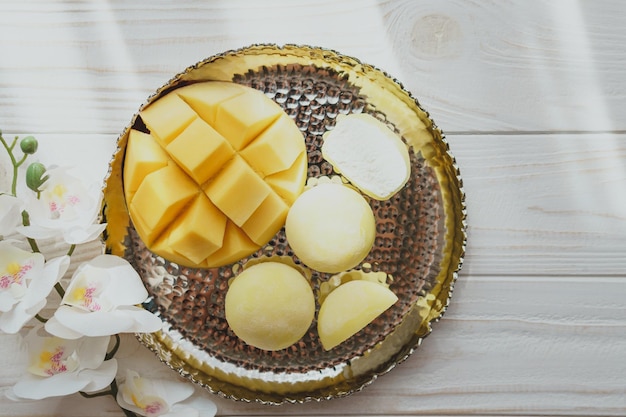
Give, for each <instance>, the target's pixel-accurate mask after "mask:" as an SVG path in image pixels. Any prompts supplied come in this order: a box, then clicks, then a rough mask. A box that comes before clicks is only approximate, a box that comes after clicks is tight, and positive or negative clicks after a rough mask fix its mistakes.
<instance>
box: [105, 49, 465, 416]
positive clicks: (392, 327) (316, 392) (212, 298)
mask: <svg viewBox="0 0 626 417" xmlns="http://www.w3.org/2000/svg"><path fill="white" fill-rule="evenodd" d="M207 80H222V81H231V82H236V83H240V84H244V85H247V86H250V87H253V88H256V89H259V90H261V91H263V92H264V93H265V94H266V95H267V96H268V97H270V98H272V99H273V100H274V101H275V102H277V103H278V104H279V105H281V106H282V108H283V109H284V110H285V111H286V112H287V113H288V114H289V115H290V116H291V117H292V118H293V119H294V120H295V121H296V123H297V125H298V127H299V128H300V130H301V131H302V132H303V136H304V138H305V141H306V145H307V152H308V158H309V172H308V175H309V177H320V176H327V175H333V171H332V166H331V165H330V164H329V163H328V162H327V161H325V160H324V159H323V158H322V156H321V151H320V147H321V143H322V134H323V133H324V132H326V131H327V130H330V129H332V127H333V126H334V124H335V122H336V117H337V116H338V115H340V114H348V113H359V112H366V113H369V114H371V115H373V116H374V117H376V118H378V119H379V120H381V121H383V122H384V123H386V124H387V125H388V126H389V127H390V128H392V129H393V130H394V131H395V132H397V133H398V134H399V135H400V136H401V137H402V138H403V140H404V141H405V143H407V146H408V149H409V154H410V159H411V177H410V179H409V182H408V183H407V185H406V186H405V187H404V188H403V189H402V190H400V192H398V194H396V195H395V196H394V197H392V198H391V199H390V200H388V201H375V200H371V201H370V204H371V206H372V209H373V211H374V214H375V216H376V221H377V237H376V241H375V244H374V248H373V249H372V251H371V252H370V254H369V255H368V257H367V258H366V259H365V261H364V263H363V264H361V265H360V266H359V267H358V268H362V269H369V270H372V271H382V272H385V273H387V274H390V275H391V276H392V277H393V281H392V282H391V286H390V288H391V289H392V290H393V291H394V292H395V293H396V294H397V295H398V297H399V301H398V302H397V303H396V304H395V305H394V306H393V307H391V308H390V309H389V310H387V311H386V312H385V313H384V314H383V315H381V316H380V317H379V318H377V319H376V320H375V321H374V322H372V323H371V324H370V325H368V326H367V327H366V328H365V329H363V330H361V331H360V332H359V333H357V334H356V335H354V336H353V337H351V338H350V339H348V340H347V341H346V342H344V343H342V344H341V345H339V346H337V347H336V348H334V349H332V350H330V351H325V350H324V349H323V348H322V346H321V343H320V342H319V339H318V337H317V333H316V330H315V329H316V323H315V322H314V323H313V324H312V326H311V328H310V330H309V332H308V333H307V334H306V335H305V336H304V337H303V338H302V339H301V340H300V341H299V342H298V343H296V344H294V345H293V346H291V347H289V348H287V349H283V350H280V351H275V352H268V351H262V350H260V349H257V348H253V347H251V346H248V345H246V344H245V343H244V342H242V341H241V340H239V339H238V338H237V337H236V336H235V335H234V333H233V332H232V331H231V330H230V329H229V327H228V325H227V323H226V320H225V317H224V297H225V294H226V290H227V288H228V280H229V279H230V278H232V277H233V276H234V275H236V272H237V270H238V268H240V267H241V265H243V264H244V263H245V262H246V261H247V260H249V259H251V258H259V257H265V256H288V257H291V258H292V259H293V260H294V261H296V262H299V261H298V259H297V258H296V257H295V256H294V255H293V253H292V252H291V250H290V248H289V245H288V242H287V241H286V239H285V236H284V229H283V230H281V231H280V232H279V233H278V234H277V235H276V236H275V237H274V239H272V240H271V241H270V242H269V243H268V244H267V245H266V246H265V247H263V248H262V249H260V250H259V251H258V252H257V253H255V254H254V255H252V256H250V257H248V258H245V259H243V260H241V261H239V262H237V263H236V264H233V265H228V266H225V267H222V268H214V269H192V268H187V267H182V266H178V265H176V264H174V263H170V262H168V261H166V260H164V259H163V258H161V257H159V256H156V255H154V254H153V253H151V252H150V251H149V250H147V249H146V247H145V246H144V244H143V243H142V241H141V240H140V239H139V237H138V236H137V234H136V232H135V231H134V229H133V227H132V223H131V222H130V220H129V216H128V212H127V209H126V205H125V202H124V194H123V189H122V187H123V183H122V166H123V163H124V151H125V147H126V141H127V137H128V133H129V130H130V129H131V128H132V127H134V126H135V127H137V125H138V124H140V120H139V118H138V115H137V114H136V115H135V116H134V117H133V118H132V120H131V122H130V123H129V125H128V126H127V127H126V128H125V129H124V131H123V132H122V134H121V135H120V137H119V139H118V149H117V151H116V153H115V154H114V156H113V160H112V161H111V164H110V170H109V175H108V176H107V181H106V187H105V202H106V207H105V216H106V221H107V222H108V226H107V231H106V233H107V238H106V244H107V251H108V252H110V253H113V254H117V255H120V256H123V257H125V258H126V259H128V260H129V262H131V264H132V265H133V266H134V267H135V268H136V269H137V271H138V272H139V274H140V275H141V277H142V279H143V281H144V283H145V285H146V288H147V289H148V292H149V293H150V299H149V301H148V302H146V303H145V304H144V307H145V308H146V309H148V310H150V311H153V312H155V313H156V314H158V315H159V316H160V317H161V318H162V320H163V329H162V330H161V331H159V332H157V333H153V334H143V335H138V337H139V339H140V340H141V342H142V343H143V344H144V345H146V346H147V347H148V348H150V349H151V350H152V351H153V352H155V354H156V355H157V356H158V357H159V358H160V359H161V360H162V361H163V362H165V363H166V364H167V365H169V366H170V367H171V368H172V369H174V370H176V371H177V372H179V373H180V374H181V375H183V376H184V377H186V378H188V379H189V380H191V381H193V382H195V383H197V384H199V385H201V386H203V387H205V388H207V389H208V390H210V391H211V392H214V393H216V394H219V395H221V396H223V397H226V398H231V399H235V400H243V401H256V402H259V403H263V404H281V403H285V402H304V401H309V400H322V399H331V398H336V397H342V396H345V395H348V394H351V393H353V392H356V391H359V390H361V389H362V388H364V387H365V386H367V385H368V384H370V383H371V382H372V381H374V380H375V379H376V377H377V376H379V375H381V374H383V373H386V372H388V371H389V370H391V369H392V368H394V367H395V366H396V365H397V364H398V363H400V362H402V361H403V360H404V359H406V358H407V357H408V356H409V355H410V354H411V353H412V352H413V351H414V350H415V348H416V347H417V346H418V345H419V344H420V342H421V340H422V339H423V338H424V337H425V336H427V335H428V334H429V333H430V332H431V324H432V323H433V322H434V321H436V320H438V319H439V318H440V317H441V315H442V314H443V313H444V311H445V309H446V307H447V305H448V302H449V300H450V296H451V292H452V287H453V284H454V282H455V280H456V277H457V273H458V271H459V269H460V267H461V264H462V261H463V255H464V251H465V244H466V224H465V216H466V212H465V195H464V192H463V190H462V181H461V178H460V174H459V170H458V168H457V165H456V161H455V159H454V157H453V156H452V155H451V154H450V152H449V148H448V144H447V142H446V141H445V139H444V137H443V134H442V132H441V131H440V130H439V128H438V127H437V126H436V125H435V124H434V123H433V121H432V120H431V119H430V117H429V115H428V113H427V112H426V111H424V110H423V109H422V108H421V106H420V105H419V103H418V102H417V100H416V99H415V98H413V97H412V96H411V94H410V93H409V92H407V91H406V90H405V89H404V88H403V86H402V85H401V84H400V82H398V81H397V80H395V79H393V78H391V77H390V76H388V75H387V74H385V73H384V72H382V71H380V70H379V69H377V68H375V67H372V66H370V65H367V64H364V63H362V62H360V61H359V60H357V59H355V58H351V57H347V56H344V55H341V54H339V53H337V52H335V51H332V50H328V49H323V48H316V47H310V46H298V45H285V46H276V45H252V46H250V47H246V48H242V49H239V50H235V51H228V52H224V53H221V54H218V55H214V56H212V57H210V58H208V59H206V60H204V61H202V62H199V63H197V64H195V65H193V66H191V67H189V68H187V69H186V70H185V71H183V72H182V73H180V74H178V75H176V76H175V77H174V78H172V79H171V80H170V81H169V82H168V83H167V84H166V85H164V86H162V87H161V88H159V89H158V90H157V91H156V92H155V93H154V94H153V95H152V96H150V97H149V98H148V100H147V101H146V103H145V104H144V105H143V106H141V108H140V110H141V109H143V108H145V107H146V106H147V105H149V104H150V103H151V102H153V101H154V100H156V99H157V98H159V97H160V96H162V95H163V94H166V93H167V92H169V91H171V90H172V89H175V88H178V87H181V86H184V85H187V84H189V83H193V82H198V81H207ZM328 278H329V274H322V273H318V272H313V274H312V278H311V279H312V283H313V286H314V289H315V290H316V291H319V286H320V283H322V282H324V281H326V280H327V279H328ZM317 308H318V309H319V305H318V306H317Z"/></svg>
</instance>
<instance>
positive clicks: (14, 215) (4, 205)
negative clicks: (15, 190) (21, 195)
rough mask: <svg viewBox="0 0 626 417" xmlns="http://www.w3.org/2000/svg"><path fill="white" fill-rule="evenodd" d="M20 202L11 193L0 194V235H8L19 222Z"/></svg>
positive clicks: (20, 217)
mask: <svg viewBox="0 0 626 417" xmlns="http://www.w3.org/2000/svg"><path fill="white" fill-rule="evenodd" d="M21 211H22V202H21V201H20V200H19V199H18V198H17V197H14V196H12V195H8V194H0V236H6V235H10V234H11V233H13V232H14V231H15V228H16V227H17V226H18V225H19V224H20V220H21V219H22V216H21V215H20V212H21Z"/></svg>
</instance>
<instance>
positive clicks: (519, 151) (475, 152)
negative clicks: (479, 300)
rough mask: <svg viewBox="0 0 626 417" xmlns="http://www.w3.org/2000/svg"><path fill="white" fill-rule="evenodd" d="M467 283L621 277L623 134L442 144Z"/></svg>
mask: <svg viewBox="0 0 626 417" xmlns="http://www.w3.org/2000/svg"><path fill="white" fill-rule="evenodd" d="M449 142H450V146H451V148H452V153H453V154H454V155H456V157H457V160H458V164H459V166H460V168H461V176H462V178H463V180H464V189H465V191H466V193H467V206H468V234H469V240H468V250H467V257H466V263H465V266H464V270H463V273H466V274H469V275H474V274H477V275H534V274H536V275H540V276H542V275H581V276H585V275H588V276H592V277H594V276H600V275H606V276H610V275H614V276H622V277H623V276H624V274H625V272H624V271H626V258H625V257H624V253H626V194H625V193H624V190H626V164H625V163H624V161H625V160H626V136H625V135H614V134H593V135H569V134H563V135H526V136H518V135H513V136H507V135H476V136H464V135H461V136H453V135H451V136H450V137H449Z"/></svg>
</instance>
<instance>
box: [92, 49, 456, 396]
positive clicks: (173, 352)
mask: <svg viewBox="0 0 626 417" xmlns="http://www.w3.org/2000/svg"><path fill="white" fill-rule="evenodd" d="M269 56H271V57H272V58H273V61H272V62H273V63H274V62H279V63H282V62H285V63H289V62H293V61H294V60H295V61H298V62H302V63H305V64H306V63H308V64H310V65H313V66H315V64H319V65H320V67H321V68H331V69H332V68H335V67H337V68H340V69H342V70H345V71H346V72H347V74H346V75H345V76H346V77H347V78H350V77H356V81H357V82H360V81H361V79H360V78H359V77H358V76H356V75H355V74H356V73H358V74H359V76H362V77H363V80H364V81H363V83H364V84H365V85H362V86H361V87H363V88H367V86H371V88H375V90H368V94H372V97H374V98H378V99H380V98H381V97H382V96H381V95H380V94H383V95H384V97H387V99H388V96H389V94H392V98H393V99H398V100H399V101H401V103H400V107H401V108H402V111H404V112H405V113H409V114H408V116H407V114H403V115H402V117H400V116H399V117H398V120H399V121H400V122H403V121H406V120H409V119H413V121H419V122H420V123H418V124H419V126H418V127H420V129H421V130H420V132H417V133H415V137H413V138H408V139H407V141H408V142H409V145H410V147H413V148H417V147H418V144H419V145H420V146H419V151H420V152H422V155H423V156H424V155H425V156H424V159H425V160H426V161H428V162H429V163H432V164H433V165H434V168H433V169H434V171H435V173H436V174H435V175H436V179H437V180H438V185H440V186H441V190H440V191H441V193H442V196H441V198H442V200H443V202H442V204H443V206H444V207H443V211H444V226H443V227H444V229H445V230H444V235H445V236H444V243H445V245H444V248H442V253H441V261H440V264H439V266H441V271H439V272H438V274H437V278H436V279H435V282H434V285H432V287H431V288H430V292H428V294H426V295H425V296H420V297H419V299H418V301H417V302H415V303H414V304H413V305H412V306H411V308H410V310H409V311H407V312H406V315H405V316H403V318H402V320H401V322H400V324H399V325H398V326H396V327H395V328H393V330H392V331H390V332H389V334H387V335H385V336H384V338H383V340H382V341H380V342H378V343H377V344H376V345H375V346H373V347H372V348H370V349H368V350H367V351H366V352H365V353H362V354H359V355H357V356H355V357H353V358H351V359H350V360H349V361H348V362H349V364H346V368H345V369H343V370H341V373H346V374H348V376H347V377H346V378H337V377H336V376H335V377H334V378H335V379H334V380H332V381H331V382H330V383H328V382H324V383H322V384H319V385H317V386H315V384H313V385H314V386H312V388H311V389H302V388H300V387H298V388H297V389H294V390H290V388H294V387H293V386H291V385H290V383H287V384H282V383H269V387H267V386H262V385H264V384H263V382H262V381H255V380H253V381H252V382H250V381H249V380H248V379H247V378H246V377H244V378H241V379H239V380H238V379H237V377H235V378H234V381H233V380H229V379H232V375H231V376H230V377H228V378H222V376H223V375H222V372H221V371H220V370H219V369H218V370H217V372H214V371H215V369H214V368H211V367H210V366H209V367H206V366H204V364H199V363H198V361H199V359H198V358H201V357H202V358H205V357H206V354H205V352H199V349H198V348H197V347H195V346H194V345H193V343H191V342H190V341H188V340H185V337H184V336H183V335H181V334H180V333H179V332H178V331H177V329H172V328H171V326H170V324H169V323H166V322H164V327H163V329H162V330H161V331H159V332H157V333H153V334H138V335H137V338H138V339H139V340H140V342H141V343H142V344H144V345H145V346H146V347H147V348H149V349H150V350H151V351H152V352H154V353H155V354H156V356H157V357H158V358H159V359H160V360H161V361H162V362H164V363H165V364H166V365H167V366H169V367H170V368H171V369H173V370H175V371H176V372H178V373H179V374H180V375H182V376H183V377H185V378H187V379H188V380H190V381H192V382H194V383H196V384H198V385H200V386H203V387H204V388H206V389H207V390H209V391H210V392H212V393H215V394H217V395H219V396H221V397H224V398H229V399H232V400H237V401H245V402H257V403H260V404H268V405H279V404H283V403H303V402H307V401H321V400H328V399H332V398H339V397H344V396H347V395H350V394H352V393H355V392H358V391H361V390H362V389H364V388H365V387H366V386H368V385H370V384H371V383H372V382H374V381H375V380H376V379H377V378H378V376H380V375H383V374H385V373H387V372H389V371H390V370H392V369H393V368H395V367H396V366H397V365H398V364H399V363H401V362H403V361H404V360H406V359H407V358H408V357H409V356H410V355H411V354H412V353H413V352H414V351H415V350H416V349H417V347H418V346H419V345H420V344H421V342H422V340H423V339H424V338H425V337H426V336H428V335H429V334H430V333H431V332H432V324H433V323H435V322H437V321H438V320H439V319H440V318H441V317H442V316H443V314H444V313H445V311H446V309H447V307H448V305H449V303H450V300H451V296H452V292H453V289H454V284H455V282H456V279H457V278H458V273H459V271H460V269H461V267H462V265H463V261H464V256H465V249H466V245H467V222H466V219H467V211H466V204H465V192H464V189H463V182H462V179H461V174H460V170H459V167H458V165H457V161H456V159H455V157H454V156H453V155H452V153H451V152H450V148H449V144H448V142H447V140H446V138H445V136H444V134H443V132H442V131H441V129H440V128H439V127H437V125H436V124H435V123H434V121H433V120H432V119H431V117H430V115H429V113H428V112H427V111H426V110H424V109H423V108H422V107H421V105H420V104H419V102H418V100H417V99H416V98H415V97H413V95H412V94H411V93H410V92H409V91H408V90H406V89H405V87H404V86H403V84H402V83H401V82H400V81H398V80H397V79H396V78H394V77H392V76H390V75H389V74H387V73H386V72H384V71H382V70H380V69H379V68H377V67H375V66H372V65H369V64H365V63H363V62H361V61H360V60H358V59H356V58H353V57H350V56H346V55H343V54H341V53H339V52H337V51H335V50H332V49H327V48H321V47H314V46H308V45H295V44H285V45H283V46H278V45H276V44H252V45H250V46H246V47H242V48H239V49H235V50H229V51H225V52H221V53H218V54H215V55H212V56H210V57H208V58H206V59H204V60H202V61H200V62H198V63H196V64H194V65H191V66H189V67H187V68H186V69H184V70H183V71H182V72H180V73H178V74H176V75H175V76H174V77H172V78H171V79H170V80H169V81H168V82H167V83H165V84H164V85H163V86H161V87H160V88H159V89H157V90H156V91H155V92H154V93H153V94H152V95H150V96H149V97H148V99H147V100H146V102H145V103H144V104H142V105H141V106H140V108H139V110H138V112H137V113H136V114H135V115H134V116H133V118H132V120H131V122H130V123H129V124H128V125H127V126H126V127H125V128H124V130H123V131H122V133H121V134H120V136H119V137H118V139H117V149H116V151H115V152H114V155H113V158H112V160H111V163H110V165H109V170H108V173H107V175H106V178H105V187H104V191H105V207H104V214H105V217H106V219H107V221H108V226H107V230H106V232H105V243H106V250H107V252H109V253H114V254H117V255H120V256H124V255H125V253H126V246H125V244H126V243H125V242H126V238H127V235H128V227H129V224H130V223H129V222H130V220H129V217H128V213H127V211H126V206H125V202H124V197H123V192H122V174H121V172H122V166H123V159H124V151H125V145H126V138H127V135H128V132H129V130H130V129H131V128H132V126H133V125H134V124H135V122H136V120H137V117H138V114H139V111H140V110H141V109H143V108H145V107H146V106H148V105H149V104H150V103H152V102H153V101H154V100H156V99H158V97H160V96H162V95H163V94H166V93H167V92H169V91H171V90H173V89H175V88H177V87H179V86H181V85H184V84H185V83H189V82H194V81H205V80H206V81H208V80H228V81H233V79H232V78H233V77H232V76H233V74H238V73H239V72H237V71H236V70H235V69H233V68H231V67H232V66H235V67H238V68H239V69H244V70H245V69H246V66H247V69H249V70H253V68H250V66H251V65H256V67H255V68H254V70H258V69H259V67H260V66H263V65H264V64H263V60H264V57H265V59H266V58H267V57H269ZM235 58H237V59H239V61H238V62H236V63H235V64H232V63H229V62H228V60H229V59H235ZM327 64H328V65H327ZM348 73H349V74H348ZM352 81H354V80H351V82H352ZM386 89H388V90H389V91H391V93H390V92H389V91H387V90H386ZM379 90H380V91H379ZM381 91H382V92H381ZM368 94H366V95H368ZM394 95H395V96H394ZM385 106H388V107H393V104H391V105H390V104H388V103H387V104H385V105H383V106H381V107H382V108H383V110H384V107H385ZM409 110H410V111H409ZM383 113H384V112H383ZM407 117H408V119H407ZM403 118H404V119H403ZM415 118H417V119H419V120H415ZM400 124H402V123H400ZM406 129H409V130H406ZM400 130H402V131H403V132H405V131H406V132H409V131H411V133H413V132H412V130H414V129H413V128H411V127H407V125H406V123H404V125H403V126H401V128H400ZM426 134H427V135H428V140H424V137H425V135H426ZM420 135H421V136H420ZM420 138H421V139H420ZM145 307H146V306H145ZM190 352H191V353H190ZM246 384H248V386H246ZM324 384H326V385H324Z"/></svg>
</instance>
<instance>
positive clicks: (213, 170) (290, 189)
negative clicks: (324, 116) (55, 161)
mask: <svg viewBox="0 0 626 417" xmlns="http://www.w3.org/2000/svg"><path fill="white" fill-rule="evenodd" d="M139 116H140V117H141V120H142V121H143V122H144V124H145V126H146V128H147V132H143V131H140V130H134V129H133V130H131V131H130V133H129V137H128V143H127V147H126V154H125V161H124V171H123V175H124V178H123V183H124V195H125V198H126V204H127V206H128V211H129V213H130V218H131V220H132V222H133V225H134V227H135V229H136V231H137V233H138V234H139V236H140V238H141V239H142V241H143V242H144V243H145V244H146V246H147V247H148V248H149V249H150V250H151V251H153V252H154V253H156V254H158V255H160V256H162V257H164V258H165V259H168V260H170V261H172V262H175V263H178V264H181V265H184V266H190V267H196V268H203V267H204V268H210V267H218V266H223V265H226V264H229V263H232V262H235V261H237V260H239V259H241V258H243V257H245V256H248V255H250V254H251V253H253V252H255V251H256V250H258V249H259V248H260V247H262V246H263V245H265V244H266V243H267V242H268V241H269V240H270V239H271V238H272V237H273V236H274V235H275V234H276V232H278V231H279V230H280V229H281V227H282V226H283V225H284V223H285V219H286V217H287V212H288V210H289V207H290V206H291V205H292V204H293V202H294V201H295V200H296V198H297V197H298V196H299V195H300V193H301V192H302V190H303V187H304V184H305V181H306V176H307V154H306V148H305V144H304V138H303V135H302V133H301V132H300V130H299V129H298V127H297V126H296V124H295V122H294V121H293V120H292V119H291V118H290V117H289V116H288V115H287V114H286V113H285V112H284V111H283V110H282V109H281V108H280V106H279V105H278V104H276V103H274V102H273V101H272V100H271V99H270V98H268V97H266V96H265V95H264V94H263V93H262V92H260V91H257V90H255V89H252V88H249V87H245V86H242V85H238V84H235V83H229V82H219V81H207V82H200V83H195V84H190V85H187V86H184V87H181V88H178V89H175V90H173V91H171V92H169V93H168V94H166V95H164V96H162V97H160V98H159V99H157V100H156V101H154V102H152V103H151V104H150V105H149V106H147V107H146V108H145V109H144V110H143V111H141V112H140V114H139Z"/></svg>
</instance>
